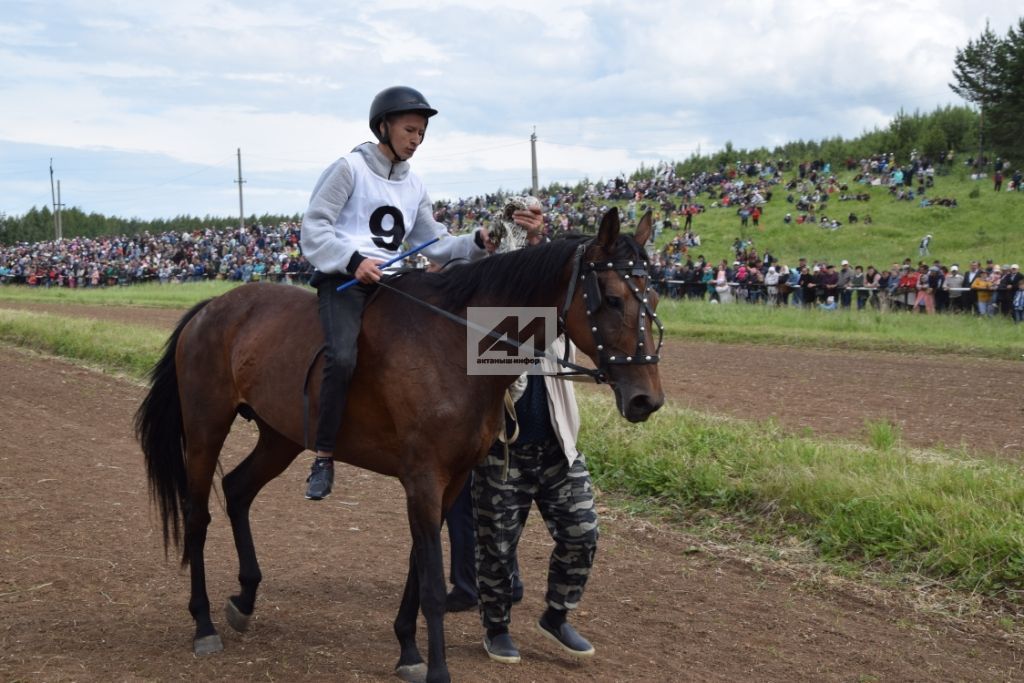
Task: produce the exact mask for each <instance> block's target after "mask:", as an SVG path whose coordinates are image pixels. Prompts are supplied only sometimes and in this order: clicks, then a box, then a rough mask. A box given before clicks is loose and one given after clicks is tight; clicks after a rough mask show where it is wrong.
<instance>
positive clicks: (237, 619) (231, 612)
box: [224, 598, 252, 633]
mask: <svg viewBox="0 0 1024 683" xmlns="http://www.w3.org/2000/svg"><path fill="white" fill-rule="evenodd" d="M224 616H225V617H226V618H227V620H228V623H229V624H230V625H231V628H233V629H235V630H236V631H238V632H239V633H245V632H246V631H248V630H249V617H251V616H252V615H251V614H243V613H242V610H240V609H238V607H236V606H235V603H234V601H233V600H232V599H231V598H228V601H227V604H225V605H224Z"/></svg>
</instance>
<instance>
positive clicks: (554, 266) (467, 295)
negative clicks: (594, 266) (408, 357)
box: [401, 235, 586, 312]
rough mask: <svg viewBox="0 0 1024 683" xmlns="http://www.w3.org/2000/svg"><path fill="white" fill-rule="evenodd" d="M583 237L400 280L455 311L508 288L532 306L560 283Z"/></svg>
mask: <svg viewBox="0 0 1024 683" xmlns="http://www.w3.org/2000/svg"><path fill="white" fill-rule="evenodd" d="M584 239H586V237H585V236H582V235H573V236H570V237H566V238H564V239H557V240H554V241H552V242H547V243H545V244H541V245H538V246H535V247H526V248H524V249H519V250H517V251H511V252H508V253H504V254H494V255H492V256H489V257H487V258H484V259H480V260H478V261H473V262H470V263H459V264H455V265H451V266H449V267H448V268H446V269H444V270H442V271H441V272H439V273H426V272H414V273H408V274H405V275H403V276H402V277H401V282H402V284H403V285H405V286H404V287H403V289H404V290H405V291H406V292H408V293H409V294H412V295H413V296H419V297H422V298H427V299H430V300H432V301H434V303H436V304H437V305H438V306H440V307H441V308H443V309H445V310H447V311H452V312H454V311H458V310H461V309H462V308H464V307H465V306H466V305H467V304H468V303H469V300H470V299H471V298H472V297H474V296H476V297H480V298H482V299H484V300H487V299H490V298H492V297H497V296H500V295H502V294H505V293H507V292H509V291H514V292H516V293H517V295H519V296H521V297H522V301H523V305H527V306H529V305H531V304H533V303H535V302H537V301H540V300H542V297H543V295H545V294H548V293H550V292H551V290H552V288H554V287H556V286H557V284H558V281H559V278H561V277H562V271H563V267H564V266H565V264H566V262H567V261H568V260H569V258H570V257H571V256H572V255H573V253H575V251H576V248H577V247H578V246H579V245H580V243H581V242H582V241H583V240H584Z"/></svg>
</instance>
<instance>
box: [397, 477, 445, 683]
mask: <svg viewBox="0 0 1024 683" xmlns="http://www.w3.org/2000/svg"><path fill="white" fill-rule="evenodd" d="M402 483H403V485H404V486H405V490H406V499H407V506H408V512H409V526H410V528H411V530H412V555H413V556H412V557H411V558H410V562H409V565H410V567H409V578H408V580H407V583H406V594H405V595H404V596H403V599H402V606H401V608H400V610H399V615H398V618H396V620H395V633H396V634H398V635H399V640H400V642H401V639H402V637H403V635H405V636H406V637H407V638H409V636H410V634H411V636H412V638H414V637H415V623H413V625H412V626H411V627H410V626H409V624H408V621H409V620H410V619H411V617H412V615H411V614H410V613H411V612H412V610H411V609H410V606H411V605H415V602H416V601H415V598H416V595H415V593H414V592H413V591H416V589H415V588H412V587H410V586H409V585H408V581H412V580H413V576H414V575H415V577H416V579H415V580H416V581H417V583H418V584H419V589H418V591H417V592H418V593H419V596H418V597H419V603H420V609H421V610H422V611H423V617H424V618H425V619H426V622H427V677H426V680H427V683H448V682H449V681H450V680H451V677H450V676H449V674H448V664H447V662H446V661H445V651H444V648H445V643H444V598H445V580H444V562H443V558H442V553H441V496H442V492H443V491H444V488H445V485H444V484H442V483H441V482H439V481H437V479H436V477H435V476H434V475H423V474H421V475H420V476H419V477H418V478H415V479H412V480H408V481H406V480H403V482H402ZM402 646H403V656H404V655H405V653H406V652H407V651H408V648H409V647H410V645H409V641H406V642H405V643H402ZM411 647H412V648H413V650H414V648H415V643H414V642H413V643H412V645H411ZM416 656H417V657H418V653H417V654H416ZM399 664H400V665H401V664H402V662H401V661H400V662H399Z"/></svg>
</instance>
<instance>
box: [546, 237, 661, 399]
mask: <svg viewBox="0 0 1024 683" xmlns="http://www.w3.org/2000/svg"><path fill="white" fill-rule="evenodd" d="M592 243H593V239H589V240H587V241H585V242H582V243H581V244H580V245H579V246H578V247H577V248H576V254H575V256H574V257H573V267H572V276H571V277H570V278H569V289H568V291H567V292H566V294H565V301H564V302H563V303H562V309H561V311H560V312H559V314H558V325H559V327H560V328H561V329H562V330H565V324H566V318H567V316H568V313H569V307H570V306H571V305H572V300H573V297H574V296H575V295H576V287H577V285H579V286H580V288H581V290H582V297H583V304H584V307H585V309H586V312H587V324H588V325H589V326H590V334H591V335H592V336H593V338H594V346H595V348H596V349H597V354H598V363H597V369H596V370H589V371H586V372H583V373H581V372H580V370H579V369H574V370H575V372H572V373H560V374H587V375H589V376H591V377H593V378H594V380H595V381H596V382H598V383H599V384H603V383H607V382H608V373H607V371H606V366H609V365H653V364H655V363H657V362H658V361H659V360H660V358H661V356H660V353H661V345H662V339H663V337H664V335H665V327H664V325H662V324H661V320H659V319H658V314H657V313H656V312H655V311H654V309H653V308H651V304H650V301H649V300H648V293H649V292H650V291H651V288H650V286H649V285H650V273H649V272H648V271H647V266H646V259H645V258H644V255H643V253H641V251H640V247H638V246H637V245H635V244H631V245H630V246H631V247H632V248H633V252H634V254H633V258H631V259H626V260H619V261H615V260H612V261H605V262H597V261H587V260H586V251H587V248H588V247H589V246H590V245H591V244H592ZM608 270H612V271H615V272H616V273H618V274H619V275H621V276H622V279H623V280H624V281H625V282H626V285H627V286H628V287H629V289H630V291H632V292H633V297H634V298H636V300H637V301H638V302H640V309H639V311H638V313H637V345H636V349H635V350H634V351H633V352H632V353H626V352H623V353H618V354H616V353H613V352H612V351H610V350H608V349H607V348H606V346H605V343H604V339H603V337H602V336H601V330H600V328H599V327H598V325H597V320H596V315H597V311H598V310H599V309H600V308H601V287H600V284H599V283H598V273H600V272H602V271H608ZM637 279H639V280H640V282H641V284H640V286H638V285H637V284H636V282H635V280H637ZM641 287H642V288H643V289H641ZM645 317H649V318H650V319H651V320H652V321H653V322H654V325H655V326H656V327H657V329H658V344H657V347H656V348H655V349H654V352H653V353H651V352H650V350H649V349H647V348H645V346H644V339H645V338H646V336H647V335H646V334H645V333H646V331H647V326H646V324H645ZM559 363H560V364H561V365H563V366H565V367H570V366H571V364H570V363H569V345H568V344H567V345H566V347H565V354H564V355H563V357H562V359H561V360H559Z"/></svg>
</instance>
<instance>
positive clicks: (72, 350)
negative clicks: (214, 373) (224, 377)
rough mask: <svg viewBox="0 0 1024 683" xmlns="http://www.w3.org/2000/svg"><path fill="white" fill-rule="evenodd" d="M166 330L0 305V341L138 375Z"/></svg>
mask: <svg viewBox="0 0 1024 683" xmlns="http://www.w3.org/2000/svg"><path fill="white" fill-rule="evenodd" d="M167 336H168V334H167V332H163V331H160V330H154V329H152V328H146V327H136V326H131V325H120V324H116V323H109V322H100V321H96V320H89V319H86V318H64V317H60V316H56V315H48V314H45V313H32V312H29V311H15V310H5V309H0V341H3V342H6V343H9V344H14V345H16V346H22V347H26V348H30V349H33V350H36V351H43V352H45V353H50V354H53V355H55V356H62V357H64V358H70V359H72V360H77V361H82V362H84V363H86V364H89V365H98V366H100V367H103V368H105V369H108V370H112V371H115V372H121V373H124V374H127V375H130V376H132V377H135V378H142V377H144V376H145V374H146V373H147V372H149V370H150V368H152V367H153V365H154V364H155V363H156V361H157V358H158V357H159V353H160V350H161V348H162V347H163V344H164V343H165V342H166V341H167Z"/></svg>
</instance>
